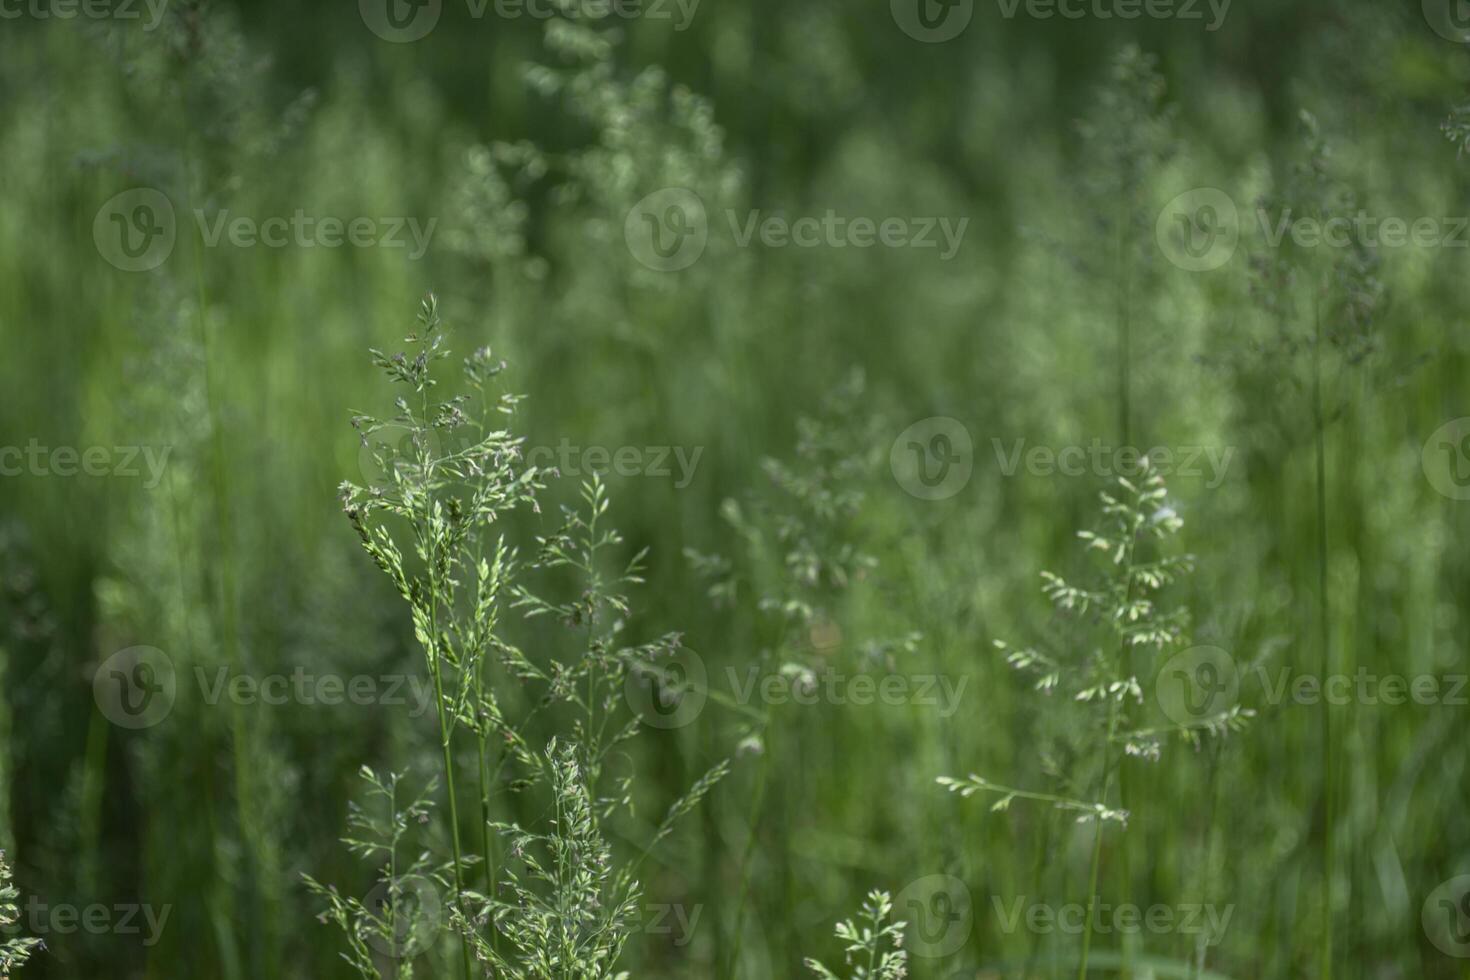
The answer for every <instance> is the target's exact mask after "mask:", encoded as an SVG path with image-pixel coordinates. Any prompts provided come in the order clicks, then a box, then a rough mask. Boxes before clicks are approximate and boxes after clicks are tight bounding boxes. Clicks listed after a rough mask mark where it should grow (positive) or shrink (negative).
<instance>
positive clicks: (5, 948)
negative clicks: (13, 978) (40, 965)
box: [0, 851, 46, 977]
mask: <svg viewBox="0 0 1470 980" xmlns="http://www.w3.org/2000/svg"><path fill="white" fill-rule="evenodd" d="M19 897H20V892H19V891H17V890H16V887H15V885H14V884H12V883H11V879H10V864H9V863H8V862H7V861H6V860H5V853H4V852H3V851H0V929H3V930H5V931H6V932H7V933H9V932H10V931H11V929H12V928H13V927H14V926H15V924H16V923H17V922H18V921H19V920H20V908H19V907H18V906H17V905H16V904H15V900H16V899H17V898H19ZM45 948H46V944H45V943H43V942H42V941H41V940H39V939H37V938H35V937H34V936H7V938H6V939H5V940H4V941H3V942H0V977H8V976H10V973H11V971H12V970H14V969H15V968H16V967H18V966H23V965H24V964H25V961H26V960H28V959H30V958H31V954H32V953H34V952H35V951H36V950H38V949H45Z"/></svg>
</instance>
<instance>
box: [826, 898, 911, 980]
mask: <svg viewBox="0 0 1470 980" xmlns="http://www.w3.org/2000/svg"><path fill="white" fill-rule="evenodd" d="M892 913H893V900H892V899H890V898H889V897H888V893H887V892H884V891H876V890H875V891H871V892H869V893H868V898H867V900H866V901H865V902H863V909H862V913H861V914H860V916H859V918H858V921H857V922H856V923H854V922H853V920H852V919H847V920H845V921H843V922H839V923H838V924H837V938H838V939H840V940H842V941H843V942H844V943H846V944H847V949H846V951H845V957H844V958H845V961H846V963H847V965H848V967H850V968H851V970H852V973H851V974H850V976H851V978H852V980H903V978H904V977H906V976H908V970H907V968H906V964H907V963H908V953H907V952H905V951H904V949H903V929H904V923H902V922H889V921H888V919H889V916H890V915H892ZM887 946H892V947H893V948H892V949H886V948H885V947H887ZM805 963H806V966H807V969H809V970H811V971H812V973H814V974H816V975H817V976H818V977H821V978H822V980H837V978H838V977H839V976H841V974H839V973H835V972H833V971H832V970H830V969H828V968H827V967H825V966H823V965H822V964H821V963H820V962H819V961H817V960H814V959H811V958H808V959H807V960H806V961H805Z"/></svg>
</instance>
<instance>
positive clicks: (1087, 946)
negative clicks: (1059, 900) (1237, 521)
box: [1077, 526, 1138, 980]
mask: <svg viewBox="0 0 1470 980" xmlns="http://www.w3.org/2000/svg"><path fill="white" fill-rule="evenodd" d="M1137 534H1138V528H1136V527H1131V526H1130V527H1129V528H1128V541H1127V543H1126V544H1125V545H1124V560H1123V596H1122V607H1121V608H1126V607H1127V605H1128V603H1129V602H1130V601H1131V600H1132V598H1133V554H1134V542H1135V540H1136V538H1137ZM1127 665H1128V641H1127V640H1126V638H1123V637H1119V640H1118V665H1117V669H1116V672H1115V673H1116V674H1122V673H1123V672H1124V671H1125V670H1126V669H1127ZM1115 679H1119V678H1117V677H1115ZM1108 696H1109V697H1110V698H1112V701H1111V703H1110V705H1109V708H1108V738H1107V741H1106V742H1104V743H1103V782H1102V795H1101V796H1100V797H1099V798H1098V800H1099V802H1100V803H1101V804H1102V805H1103V806H1107V805H1108V793H1109V791H1110V790H1111V789H1112V782H1113V740H1114V739H1115V738H1116V737H1117V734H1118V715H1119V711H1118V697H1116V696H1114V695H1113V694H1112V693H1111V692H1110V693H1109V695H1108ZM1120 696H1121V695H1120ZM1096 819H1097V832H1096V834H1095V836H1094V837H1093V839H1092V867H1091V869H1090V871H1089V872H1088V886H1087V921H1086V923H1084V924H1083V927H1082V961H1081V963H1080V964H1079V965H1078V967H1077V980H1087V959H1088V955H1089V954H1090V953H1091V951H1092V920H1093V918H1094V917H1095V916H1096V914H1097V879H1098V872H1099V870H1100V868H1101V866H1102V835H1103V823H1104V821H1103V819H1102V815H1101V814H1098V816H1097V818H1096Z"/></svg>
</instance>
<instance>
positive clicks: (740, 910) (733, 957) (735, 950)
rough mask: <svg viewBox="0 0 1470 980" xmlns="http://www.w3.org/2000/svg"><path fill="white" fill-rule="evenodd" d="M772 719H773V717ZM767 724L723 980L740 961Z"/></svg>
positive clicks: (765, 768) (767, 755)
mask: <svg viewBox="0 0 1470 980" xmlns="http://www.w3.org/2000/svg"><path fill="white" fill-rule="evenodd" d="M773 720H774V719H773ZM773 727H774V726H773V725H771V724H768V725H767V726H766V728H765V729H764V730H763V731H762V732H761V738H762V739H764V740H765V751H764V752H763V753H761V768H760V775H759V776H758V777H757V779H756V784H755V793H754V794H753V795H752V796H751V799H750V839H749V840H747V841H746V842H745V851H744V852H743V853H742V854H741V855H740V891H739V894H738V896H737V897H736V899H735V924H734V926H733V928H734V930H735V942H734V944H733V945H732V946H731V947H730V958H729V960H728V961H727V962H726V964H725V980H735V966H736V964H737V963H739V961H740V945H741V943H740V939H741V935H742V933H741V928H740V922H741V919H743V918H744V917H745V899H746V896H747V895H748V894H749V888H750V860H751V857H752V856H753V855H754V853H755V844H756V838H757V835H758V833H759V831H760V819H761V812H762V807H763V806H764V804H765V798H766V782H767V780H768V777H769V776H770V771H771V751H772V749H771V730H772V728H773Z"/></svg>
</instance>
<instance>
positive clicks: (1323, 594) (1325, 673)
mask: <svg viewBox="0 0 1470 980" xmlns="http://www.w3.org/2000/svg"><path fill="white" fill-rule="evenodd" d="M1312 313H1313V316H1312V319H1313V333H1314V338H1313V343H1312V430H1313V436H1314V440H1313V441H1314V448H1315V451H1316V464H1317V468H1316V484H1317V486H1316V491H1317V625H1318V642H1319V643H1320V644H1321V658H1322V659H1321V666H1322V670H1321V676H1322V683H1323V684H1326V683H1327V678H1328V677H1329V676H1331V673H1332V647H1331V639H1330V636H1329V632H1330V631H1329V626H1328V620H1327V616H1328V601H1327V448H1326V432H1325V429H1326V426H1325V424H1324V421H1323V412H1322V315H1321V311H1320V309H1319V308H1318V302H1317V301H1316V299H1315V298H1314V301H1313V308H1312ZM1321 728H1322V731H1321V736H1322V950H1321V954H1322V958H1321V966H1320V972H1321V977H1322V980H1332V878H1333V860H1334V856H1335V848H1334V836H1335V833H1336V827H1335V826H1334V824H1335V818H1334V814H1333V809H1334V799H1333V797H1334V795H1335V790H1336V782H1337V780H1336V774H1335V772H1334V766H1335V764H1336V758H1335V757H1336V752H1335V748H1334V745H1333V737H1332V704H1331V699H1330V698H1323V699H1322V710H1321Z"/></svg>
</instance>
